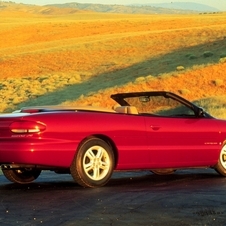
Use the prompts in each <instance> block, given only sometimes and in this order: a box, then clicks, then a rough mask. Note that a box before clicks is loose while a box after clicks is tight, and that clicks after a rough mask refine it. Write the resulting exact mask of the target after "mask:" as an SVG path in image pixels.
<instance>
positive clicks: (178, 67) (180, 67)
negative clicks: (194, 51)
mask: <svg viewBox="0 0 226 226" xmlns="http://www.w3.org/2000/svg"><path fill="white" fill-rule="evenodd" d="M184 69H185V67H184V66H177V71H183V70H184Z"/></svg>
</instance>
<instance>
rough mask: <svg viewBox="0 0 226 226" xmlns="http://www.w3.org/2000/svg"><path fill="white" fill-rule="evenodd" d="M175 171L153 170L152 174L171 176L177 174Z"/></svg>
mask: <svg viewBox="0 0 226 226" xmlns="http://www.w3.org/2000/svg"><path fill="white" fill-rule="evenodd" d="M175 171H176V170H175V169H157V170H152V171H151V172H152V173H154V174H157V175H170V174H173V173H175Z"/></svg>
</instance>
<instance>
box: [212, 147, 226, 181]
mask: <svg viewBox="0 0 226 226" xmlns="http://www.w3.org/2000/svg"><path fill="white" fill-rule="evenodd" d="M214 168H215V170H216V171H217V172H218V173H219V174H220V175H222V176H224V177H226V145H224V146H223V147H222V149H221V152H220V157H219V160H218V163H217V165H216V166H215V167H214Z"/></svg>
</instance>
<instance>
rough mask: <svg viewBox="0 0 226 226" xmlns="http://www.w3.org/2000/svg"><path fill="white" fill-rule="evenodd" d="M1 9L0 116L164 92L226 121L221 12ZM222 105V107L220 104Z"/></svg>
mask: <svg viewBox="0 0 226 226" xmlns="http://www.w3.org/2000/svg"><path fill="white" fill-rule="evenodd" d="M43 10H45V11H46V12H47V11H48V9H45V8H41V7H40V9H39V11H34V10H31V9H30V8H28V9H27V8H26V7H25V8H24V10H19V11H16V10H14V9H10V10H8V11H7V10H2V11H1V10H0V18H1V21H0V89H1V92H0V97H1V100H2V103H1V106H0V111H1V112H7V111H12V110H15V109H17V108H19V107H21V106H29V105H52V104H54V105H58V104H63V105H77V104H78V105H94V106H102V107H112V106H113V105H114V104H115V103H114V102H113V101H111V100H110V98H109V96H110V95H111V94H113V93H117V92H130V91H148V90H168V91H172V92H175V93H177V94H179V95H182V96H183V97H185V98H188V99H189V100H191V101H198V103H201V104H202V105H203V106H205V108H207V109H208V110H209V112H211V113H212V114H214V116H216V117H222V118H226V113H225V108H226V85H225V84H226V74H225V71H226V14H225V13H219V14H202V15H201V14H200V15H199V14H197V15H195V14H194V15H129V14H128V15H123V14H122V15H121V14H104V13H92V12H76V13H70V14H62V13H59V12H58V13H55V14H54V13H52V14H43V13H42V12H43ZM219 106H221V107H219Z"/></svg>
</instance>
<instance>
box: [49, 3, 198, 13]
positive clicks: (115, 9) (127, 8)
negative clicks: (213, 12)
mask: <svg viewBox="0 0 226 226" xmlns="http://www.w3.org/2000/svg"><path fill="white" fill-rule="evenodd" d="M46 6H47V7H52V6H54V7H59V8H76V9H80V10H88V11H95V12H104V13H130V14H188V13H195V12H194V11H193V10H190V9H174V8H163V7H160V6H159V7H156V6H152V5H140V4H137V5H116V4H115V5H107V4H90V3H77V2H70V3H65V4H50V5H46Z"/></svg>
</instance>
